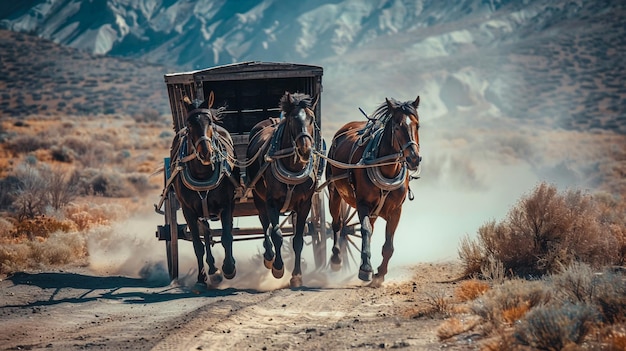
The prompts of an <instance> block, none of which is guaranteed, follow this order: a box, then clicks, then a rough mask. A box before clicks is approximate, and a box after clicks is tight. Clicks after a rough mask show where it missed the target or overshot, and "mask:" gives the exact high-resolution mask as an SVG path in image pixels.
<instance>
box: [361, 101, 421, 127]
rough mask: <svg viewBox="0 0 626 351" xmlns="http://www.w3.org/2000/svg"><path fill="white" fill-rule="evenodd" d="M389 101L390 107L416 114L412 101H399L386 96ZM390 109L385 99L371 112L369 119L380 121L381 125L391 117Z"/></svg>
mask: <svg viewBox="0 0 626 351" xmlns="http://www.w3.org/2000/svg"><path fill="white" fill-rule="evenodd" d="M387 100H389V102H390V103H391V108H393V109H398V108H400V109H402V111H403V112H404V113H406V114H412V115H417V110H416V109H415V107H413V102H412V101H405V102H400V101H398V100H396V99H394V98H388V99H387ZM391 115H392V111H391V109H390V106H389V104H388V103H387V101H385V102H383V103H382V104H381V105H380V106H378V108H377V109H376V110H375V111H374V113H373V114H372V117H371V118H370V119H372V120H377V121H380V122H381V123H382V124H383V125H384V124H387V122H388V121H389V119H390V118H391Z"/></svg>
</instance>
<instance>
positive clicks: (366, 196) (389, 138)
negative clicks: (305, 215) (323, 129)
mask: <svg viewBox="0 0 626 351" xmlns="http://www.w3.org/2000/svg"><path fill="white" fill-rule="evenodd" d="M385 100H386V101H385V103H383V104H382V105H381V106H380V107H378V108H377V109H376V111H375V112H374V115H373V117H372V118H370V120H369V121H368V122H365V121H363V122H350V123H347V124H346V125H344V126H343V127H342V128H341V129H339V130H338V131H337V133H336V134H335V136H334V138H333V142H332V145H331V147H330V149H329V151H328V158H329V161H328V165H327V166H326V179H327V181H329V182H330V184H329V196H330V199H329V207H330V213H331V215H332V217H333V223H332V226H333V231H334V245H333V255H332V257H331V264H332V266H333V268H338V266H339V265H340V264H341V257H340V248H339V244H338V239H339V235H340V231H341V229H342V228H341V227H342V218H341V213H340V212H341V211H340V208H341V200H342V199H343V200H344V201H345V202H346V203H347V204H348V205H350V206H351V207H353V208H355V209H356V211H357V214H358V217H359V222H360V225H361V240H362V243H361V266H360V267H359V279H361V280H363V281H370V280H372V265H371V262H370V258H371V252H370V240H371V236H372V232H373V230H374V222H375V221H376V219H377V218H378V217H382V218H383V219H385V221H386V222H387V227H386V229H385V243H384V245H383V249H382V255H383V261H382V263H381V265H380V266H379V267H378V273H377V274H376V277H375V281H374V283H375V284H381V283H382V282H383V281H384V277H385V274H387V265H388V264H389V259H390V258H391V255H392V254H393V251H394V248H393V237H394V234H395V231H396V228H397V227H398V223H399V221H400V215H401V213H402V204H403V203H404V200H405V198H406V196H407V194H408V192H409V181H410V180H411V176H410V175H409V171H415V170H417V168H418V166H419V163H420V162H421V160H422V158H421V157H420V155H419V134H418V129H419V117H418V114H417V107H418V105H419V101H420V99H419V96H418V97H417V98H416V99H415V101H407V102H398V101H396V100H395V99H385ZM376 165H377V166H376ZM343 220H345V219H343Z"/></svg>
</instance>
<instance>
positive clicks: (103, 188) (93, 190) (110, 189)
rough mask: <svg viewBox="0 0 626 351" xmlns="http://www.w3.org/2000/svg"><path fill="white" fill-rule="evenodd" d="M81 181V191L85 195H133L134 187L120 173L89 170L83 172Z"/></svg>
mask: <svg viewBox="0 0 626 351" xmlns="http://www.w3.org/2000/svg"><path fill="white" fill-rule="evenodd" d="M80 179H81V181H80V189H81V193H82V194H83V195H98V196H103V197H126V196H129V195H131V194H132V187H131V186H130V185H129V184H128V182H127V181H126V180H125V179H124V175H123V174H120V173H116V172H113V171H109V170H102V169H96V168H88V169H85V170H83V171H82V172H81V175H80Z"/></svg>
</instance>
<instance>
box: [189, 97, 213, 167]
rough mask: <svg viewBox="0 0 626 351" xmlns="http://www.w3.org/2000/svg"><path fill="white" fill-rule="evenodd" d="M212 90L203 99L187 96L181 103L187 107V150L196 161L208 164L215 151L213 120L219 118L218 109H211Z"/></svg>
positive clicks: (211, 160)
mask: <svg viewBox="0 0 626 351" xmlns="http://www.w3.org/2000/svg"><path fill="white" fill-rule="evenodd" d="M213 100H214V95H213V92H211V94H210V95H209V98H208V99H207V100H205V101H202V102H200V101H197V100H196V101H193V102H192V101H191V100H190V99H189V98H188V97H184V98H183V104H184V105H185V108H186V109H187V119H186V121H185V127H186V128H187V141H188V148H189V152H193V153H194V154H195V155H196V158H197V159H198V161H200V162H201V163H202V164H203V165H205V166H208V165H211V164H212V163H213V159H214V158H215V157H214V151H215V147H216V146H215V139H214V134H216V133H217V132H216V131H215V122H216V121H217V120H218V119H219V111H220V110H216V109H212V108H211V107H212V106H213Z"/></svg>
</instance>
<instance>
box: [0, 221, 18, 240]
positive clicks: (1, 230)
mask: <svg viewBox="0 0 626 351" xmlns="http://www.w3.org/2000/svg"><path fill="white" fill-rule="evenodd" d="M14 229H15V225H13V222H11V221H10V220H9V219H8V218H3V217H0V242H2V241H4V240H6V239H8V238H11V237H12V236H13V231H14Z"/></svg>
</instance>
